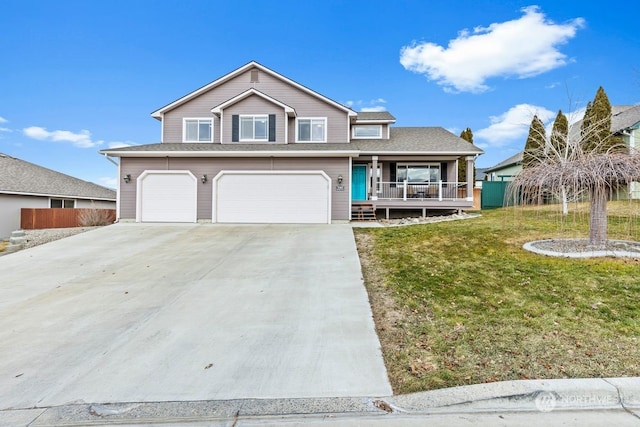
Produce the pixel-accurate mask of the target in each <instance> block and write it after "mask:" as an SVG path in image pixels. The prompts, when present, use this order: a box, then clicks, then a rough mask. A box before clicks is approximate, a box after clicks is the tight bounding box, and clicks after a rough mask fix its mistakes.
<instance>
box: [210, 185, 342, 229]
mask: <svg viewBox="0 0 640 427" xmlns="http://www.w3.org/2000/svg"><path fill="white" fill-rule="evenodd" d="M216 189H217V195H216V201H217V203H216V206H214V209H215V210H216V211H215V212H216V214H217V217H216V220H217V222H229V223H327V222H330V217H329V212H330V211H329V206H330V200H329V197H330V191H329V190H330V183H329V180H328V177H326V175H324V174H322V173H320V172H317V173H306V174H302V173H298V174H296V173H282V172H279V173H271V174H270V173H247V174H233V173H229V174H226V175H222V176H220V177H219V179H218V180H217V183H216Z"/></svg>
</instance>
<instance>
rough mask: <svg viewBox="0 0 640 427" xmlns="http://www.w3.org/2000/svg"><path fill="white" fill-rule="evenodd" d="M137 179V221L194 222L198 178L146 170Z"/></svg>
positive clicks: (186, 173)
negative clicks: (138, 209)
mask: <svg viewBox="0 0 640 427" xmlns="http://www.w3.org/2000/svg"><path fill="white" fill-rule="evenodd" d="M140 180H141V184H140V199H141V200H140V204H139V207H140V221H142V222H196V197H197V196H196V192H197V186H196V184H197V182H196V180H195V178H194V177H193V175H191V174H189V173H188V172H183V173H169V172H147V173H145V174H143V175H142V176H141V177H140Z"/></svg>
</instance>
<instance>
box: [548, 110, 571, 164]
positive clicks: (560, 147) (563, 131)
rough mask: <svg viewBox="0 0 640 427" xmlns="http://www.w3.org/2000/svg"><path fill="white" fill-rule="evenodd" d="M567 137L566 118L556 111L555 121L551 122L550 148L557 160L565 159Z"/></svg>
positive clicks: (567, 123) (567, 122)
mask: <svg viewBox="0 0 640 427" xmlns="http://www.w3.org/2000/svg"><path fill="white" fill-rule="evenodd" d="M568 137H569V121H568V120H567V116H565V115H564V114H563V113H562V110H558V114H557V115H556V119H555V120H554V122H553V129H552V130H551V138H550V139H551V147H552V149H553V153H552V154H553V155H555V156H557V157H558V159H560V160H563V159H566V158H567V155H568V153H567V138H568Z"/></svg>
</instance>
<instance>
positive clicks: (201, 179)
mask: <svg viewBox="0 0 640 427" xmlns="http://www.w3.org/2000/svg"><path fill="white" fill-rule="evenodd" d="M200 181H202V183H203V184H204V183H205V182H207V174H206V173H205V174H204V175H202V178H200Z"/></svg>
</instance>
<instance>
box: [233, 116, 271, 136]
mask: <svg viewBox="0 0 640 427" xmlns="http://www.w3.org/2000/svg"><path fill="white" fill-rule="evenodd" d="M240 141H250V142H251V141H269V142H275V141H276V115H275V114H261V115H255V116H250V115H242V116H240V115H238V114H233V115H232V116H231V142H240Z"/></svg>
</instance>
